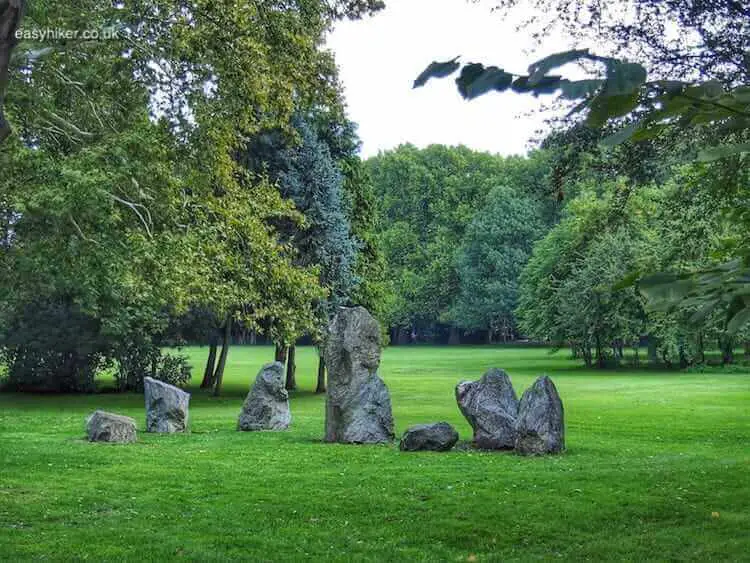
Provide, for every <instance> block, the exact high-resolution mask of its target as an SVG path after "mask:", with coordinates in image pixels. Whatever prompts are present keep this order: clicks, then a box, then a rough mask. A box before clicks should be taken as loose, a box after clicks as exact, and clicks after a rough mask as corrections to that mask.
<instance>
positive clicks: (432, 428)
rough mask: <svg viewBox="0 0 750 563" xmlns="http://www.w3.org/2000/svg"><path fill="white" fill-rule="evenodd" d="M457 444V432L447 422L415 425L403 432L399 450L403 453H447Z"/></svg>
mask: <svg viewBox="0 0 750 563" xmlns="http://www.w3.org/2000/svg"><path fill="white" fill-rule="evenodd" d="M456 442H458V432H456V429H455V428H453V426H451V425H450V424H448V423H447V422H434V423H432V424H417V425H415V426H410V427H409V428H408V429H407V430H406V432H404V435H403V437H402V438H401V443H400V444H399V449H400V450H401V451H405V452H416V451H421V450H427V451H434V452H447V451H448V450H450V449H451V448H453V446H455V445H456Z"/></svg>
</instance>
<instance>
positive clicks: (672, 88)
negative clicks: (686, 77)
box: [652, 80, 688, 95]
mask: <svg viewBox="0 0 750 563" xmlns="http://www.w3.org/2000/svg"><path fill="white" fill-rule="evenodd" d="M652 84H654V85H655V86H657V87H658V88H660V89H661V90H664V92H666V93H667V94H670V95H675V94H679V93H680V92H682V91H683V90H684V89H685V87H686V86H688V83H687V82H682V81H680V80H657V81H656V82H653V83H652Z"/></svg>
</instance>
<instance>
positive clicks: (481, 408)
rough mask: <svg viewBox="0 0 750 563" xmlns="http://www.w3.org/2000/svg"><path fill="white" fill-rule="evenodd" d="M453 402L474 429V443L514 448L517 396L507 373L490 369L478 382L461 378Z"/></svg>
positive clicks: (489, 447)
mask: <svg viewBox="0 0 750 563" xmlns="http://www.w3.org/2000/svg"><path fill="white" fill-rule="evenodd" d="M456 402H457V403H458V408H459V409H460V410H461V413H462V414H463V415H464V416H465V417H466V420H468V421H469V424H471V427H472V428H473V429H474V445H475V446H477V447H478V448H482V449H486V450H505V449H512V448H513V446H514V445H515V443H516V417H517V416H518V398H517V397H516V392H515V391H514V390H513V385H512V384H511V382H510V377H508V374H507V373H505V372H504V371H503V370H501V369H497V368H492V369H490V370H489V371H488V372H487V373H485V374H484V375H483V376H482V379H480V380H479V381H462V382H461V383H459V384H458V385H456Z"/></svg>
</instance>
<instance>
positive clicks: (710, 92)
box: [0, 0, 750, 394]
mask: <svg viewBox="0 0 750 563" xmlns="http://www.w3.org/2000/svg"><path fill="white" fill-rule="evenodd" d="M3 5H4V6H5V8H4V9H7V10H12V6H13V4H12V3H11V4H9V3H8V2H7V1H6V2H4V4H3ZM539 5H540V6H543V5H544V2H539ZM552 5H554V6H555V9H556V10H558V12H559V13H563V12H565V11H566V10H568V9H569V8H571V6H574V5H575V6H579V7H582V6H583V7H585V6H588V3H587V2H579V3H575V2H569V1H567V0H566V1H561V2H558V3H554V2H553V3H552ZM639 5H640V4H639ZM665 6H666V8H665V9H668V10H671V12H670V14H671V15H672V16H674V18H676V21H678V22H680V23H679V25H682V26H683V27H684V28H685V30H686V33H688V32H689V33H693V34H697V35H698V36H701V37H704V38H705V43H706V45H709V46H710V48H706V49H703V50H702V51H701V52H700V55H699V56H697V55H696V56H693V55H691V54H689V53H688V51H689V47H690V45H687V46H685V45H682V46H681V45H679V44H673V43H665V42H663V41H661V42H660V36H659V26H658V24H659V19H658V17H659V13H658V11H654V10H652V9H651V8H649V7H646V6H645V5H644V6H643V11H642V12H641V13H640V16H639V17H640V18H641V20H640V21H639V25H640V27H636V28H631V27H623V26H622V25H618V24H611V25H609V24H608V26H603V27H601V29H600V30H599V33H600V34H601V39H606V40H607V41H609V44H610V45H612V46H613V48H614V50H615V51H617V50H618V49H619V56H620V57H621V59H618V58H613V57H610V56H602V55H595V54H593V53H591V52H590V51H589V50H586V49H579V50H573V51H569V52H564V53H558V54H555V55H551V56H549V57H547V58H545V59H542V60H540V61H538V62H537V63H535V64H533V65H532V66H531V67H530V68H529V72H530V74H529V75H528V76H519V77H517V78H516V77H514V75H512V74H509V73H508V72H505V71H503V70H502V69H498V68H497V67H494V66H486V67H485V66H484V65H483V64H482V63H470V64H464V66H463V67H461V64H462V63H459V62H457V61H456V60H454V61H447V62H444V63H438V62H435V63H432V64H431V65H430V66H429V67H428V68H427V69H426V70H425V72H423V73H422V75H420V76H419V77H417V80H416V82H415V86H417V87H421V86H425V85H426V83H427V82H428V81H429V80H430V79H431V78H437V79H439V78H444V77H446V76H449V75H450V74H452V73H454V72H456V71H457V70H458V69H459V68H460V75H459V77H458V78H457V79H456V83H457V86H458V91H459V94H460V95H462V96H464V97H465V98H466V99H468V100H471V99H474V98H476V97H479V96H481V95H484V94H487V93H489V92H493V91H504V90H507V89H512V90H513V91H514V92H516V95H519V96H522V95H529V94H532V95H534V96H540V95H545V96H546V95H548V94H551V93H558V94H559V96H558V98H556V101H554V102H553V105H555V104H556V105H557V106H559V107H560V108H565V107H569V106H570V105H571V104H573V103H575V107H574V108H573V109H572V110H571V111H570V113H568V114H567V116H566V117H563V118H560V119H557V120H556V121H551V122H550V127H549V129H548V131H546V132H543V133H541V134H540V136H539V138H538V139H536V140H535V141H534V142H533V143H532V145H533V148H531V150H530V151H529V152H528V153H527V154H525V155H518V156H501V155H493V154H490V153H483V152H477V151H474V150H471V149H469V148H467V147H464V146H452V147H449V146H441V145H431V146H428V147H425V148H418V147H416V146H413V145H409V144H405V145H402V146H399V147H396V148H393V149H389V150H385V151H381V152H380V153H379V154H378V155H376V156H372V157H370V158H367V159H363V158H362V157H361V156H360V155H359V147H360V141H359V139H358V135H357V125H356V124H355V123H353V122H352V121H351V120H350V119H349V118H348V117H347V114H346V102H345V96H344V91H343V88H342V85H341V83H340V80H339V76H338V70H337V67H336V64H335V60H334V59H333V55H332V53H331V52H330V51H328V50H326V49H325V48H324V42H325V34H326V33H327V32H328V30H330V28H331V27H332V26H333V25H334V24H335V22H336V21H339V20H341V19H345V18H353V19H357V18H362V17H366V16H367V15H368V14H372V13H376V12H378V11H379V10H380V9H381V8H382V5H381V3H379V2H375V1H356V2H352V1H337V2H320V3H318V2H301V3H299V5H298V6H297V7H296V8H295V9H290V10H285V9H278V6H276V5H275V3H274V2H258V3H254V4H253V6H252V9H247V10H225V9H223V8H222V7H221V6H218V5H217V6H213V5H211V4H205V3H201V2H198V3H196V4H195V5H194V6H190V7H187V6H186V7H183V8H176V7H175V6H173V5H172V3H171V2H169V1H160V2H134V3H128V4H127V5H120V4H116V5H108V4H102V3H101V2H97V1H94V0H91V1H88V2H84V4H80V3H79V4H76V5H75V6H67V5H63V4H61V3H58V2H35V3H32V4H30V5H29V6H28V7H27V8H28V10H26V11H27V12H28V13H26V14H25V17H26V18H27V19H28V20H31V21H33V22H34V23H35V24H36V25H38V26H40V27H43V26H45V25H46V24H48V23H51V22H53V21H54V22H56V23H57V24H59V25H63V24H65V25H67V26H68V27H70V28H76V27H81V25H82V23H83V20H84V19H85V22H86V25H87V26H89V27H91V26H92V24H95V26H96V27H101V28H102V29H109V30H111V31H112V32H111V33H110V35H112V37H113V39H112V40H109V41H106V42H96V41H74V42H70V43H64V44H63V45H58V46H55V47H45V48H36V47H35V46H34V45H33V44H30V43H29V42H27V41H25V40H22V41H20V42H19V41H14V42H11V43H10V44H9V45H7V46H6V47H7V48H6V49H5V55H8V56H7V57H6V58H7V61H8V64H7V65H6V68H5V70H4V79H3V99H4V102H5V103H4V113H3V131H4V136H5V137H7V138H6V139H5V140H4V143H3V150H2V152H1V153H0V169H2V171H3V173H2V177H0V204H1V205H2V213H0V217H1V223H2V225H1V227H2V241H3V252H2V255H1V256H0V260H1V261H2V267H1V268H0V272H2V274H1V275H2V282H1V283H0V287H1V288H2V290H0V350H2V356H3V363H4V364H5V365H6V366H7V373H6V375H5V377H4V385H5V386H6V387H8V388H11V389H28V390H59V391H87V390H92V389H93V388H94V387H95V380H96V377H97V374H99V373H102V372H111V373H113V374H114V378H115V381H116V387H117V388H118V389H120V390H124V391H125V390H136V389H140V387H141V385H142V379H143V377H144V374H151V375H152V376H156V377H160V378H164V379H165V380H171V381H176V382H181V381H185V380H186V379H187V378H188V377H190V368H189V366H188V365H187V364H186V361H185V359H184V357H182V356H180V354H179V352H175V351H174V347H175V346H180V345H182V344H188V343H190V344H203V345H208V346H209V347H210V354H209V357H208V360H207V363H206V365H205V368H203V369H202V374H201V373H199V371H201V368H202V366H193V370H192V371H193V372H194V373H192V376H193V377H194V378H199V377H200V376H201V375H202V383H201V387H203V388H209V389H213V390H214V391H215V392H216V393H217V394H218V393H220V389H221V386H222V376H223V370H224V366H225V364H226V360H227V355H228V350H229V347H230V346H231V345H232V344H233V343H256V342H270V343H273V344H274V345H275V347H276V351H275V358H276V359H277V360H282V361H285V362H287V364H288V373H287V379H288V381H287V386H288V388H290V389H293V388H294V387H295V372H294V366H295V362H294V354H295V350H296V344H297V343H304V344H313V345H315V346H317V347H318V348H319V349H322V347H323V346H324V342H325V332H326V326H327V324H328V321H329V319H330V317H331V314H332V312H333V311H335V309H336V308H337V307H338V306H341V305H362V306H364V307H366V308H367V309H368V310H370V311H372V312H373V314H375V315H376V317H377V318H378V319H379V320H380V322H381V324H382V326H383V327H384V328H383V330H384V334H383V337H384V341H385V342H390V344H392V345H405V344H411V343H437V344H455V345H458V344H460V343H462V342H463V343H474V344H476V343H481V342H486V343H496V342H500V343H511V342H515V343H518V342H522V343H526V344H540V345H550V346H553V347H555V348H570V350H571V353H572V354H573V355H574V357H576V358H580V360H581V361H583V362H585V364H586V365H589V366H591V365H595V366H598V367H607V366H612V365H618V364H619V363H620V362H623V361H627V362H632V363H636V364H638V363H639V362H641V361H642V360H641V355H642V356H643V361H648V362H649V363H652V364H653V363H658V364H663V365H666V366H669V367H682V368H684V367H688V366H691V365H696V364H702V363H704V362H706V361H708V360H707V358H708V357H709V356H710V357H713V356H714V355H715V354H714V352H716V351H717V350H718V351H719V352H720V358H721V361H722V362H724V363H731V362H732V361H733V360H734V356H735V350H736V349H737V348H738V347H742V346H743V345H745V344H746V343H750V333H747V329H746V324H747V323H746V321H747V320H748V318H750V309H749V308H748V307H747V303H748V301H747V300H748V299H750V297H748V295H747V293H746V291H745V287H746V285H745V283H744V282H745V280H746V279H747V278H746V276H747V269H746V261H747V256H748V255H747V245H746V241H747V238H748V237H747V235H748V232H747V230H748V224H749V223H748V214H747V212H746V209H747V185H748V166H747V164H746V158H745V157H746V155H747V144H746V139H747V131H748V129H747V123H748V112H747V107H748V103H749V100H750V98H749V97H748V96H750V94H748V72H749V71H748V67H747V61H746V51H745V50H744V49H745V47H746V44H747V37H746V35H745V33H744V32H745V31H746V29H745V27H743V26H742V25H739V24H738V23H737V22H742V21H743V20H742V18H741V17H739V19H737V20H733V19H732V18H731V17H730V16H731V15H733V14H734V15H737V16H742V15H743V14H744V12H743V9H742V8H741V7H738V6H735V5H734V4H733V3H731V2H730V3H728V4H727V5H726V6H724V7H722V8H721V9H718V8H717V9H713V8H711V7H708V6H705V7H693V8H690V7H686V6H687V5H683V4H682V3H679V2H678V3H676V4H674V5H672V4H671V3H665ZM514 7H515V2H514V1H511V0H509V1H506V2H504V3H501V5H500V6H498V9H505V10H512V9H514ZM733 10H734V11H733ZM7 13H11V12H7ZM570 13H571V14H572V15H571V16H570V17H569V20H570V21H568V22H567V25H568V26H569V28H570V29H571V30H572V31H571V33H577V34H578V35H579V36H580V37H581V38H582V40H585V39H586V38H587V37H589V36H590V35H591V34H592V33H594V32H593V30H592V27H591V25H589V24H586V22H585V21H583V19H582V18H583V16H582V15H581V13H582V12H581V11H573V12H570ZM164 14H171V15H170V16H169V17H162V16H163V15H164ZM540 14H541V12H540ZM594 17H598V18H600V20H601V21H605V15H602V14H599V15H598V16H597V15H596V14H595V16H594ZM538 19H540V20H541V19H543V18H542V16H541V15H539V16H538ZM8 21H9V22H11V23H12V20H8ZM607 21H608V20H607ZM258 22H260V25H258ZM537 23H538V24H539V25H541V23H543V22H541V21H540V22H537ZM745 23H746V21H745ZM16 24H18V22H16ZM719 24H721V25H723V26H724V27H722V28H721V29H718V28H717V26H718V25H719ZM16 27H17V25H16ZM118 30H119V32H118ZM230 38H231V40H229V39H230ZM728 38H732V40H731V41H730V40H729V39H728ZM625 45H628V47H627V48H625ZM631 52H633V53H635V54H637V55H639V56H640V61H641V62H640V63H633V62H627V58H626V57H627V56H630V55H631V54H633V53H631ZM743 57H744V58H743ZM84 60H85V61H86V64H80V62H81V61H84ZM573 63H578V64H581V65H582V66H583V67H585V68H588V69H589V70H590V71H591V72H592V73H593V75H594V76H596V73H597V72H601V71H602V69H603V70H604V72H605V75H606V76H605V77H604V78H589V79H586V80H577V81H571V80H567V79H564V78H562V77H561V76H560V75H552V74H550V72H552V71H555V70H557V69H559V68H560V67H563V69H564V68H565V65H570V64H573ZM647 73H648V77H649V79H648V80H647V79H646V76H647ZM101 76H107V77H108V78H107V80H106V81H101V80H99V79H98V77H101ZM425 87H428V88H429V87H430V86H429V85H427V86H425ZM566 104H567V105H566ZM555 115H559V112H558V113H557V114H555ZM581 116H582V117H581ZM746 347H747V346H746ZM641 348H643V349H644V350H647V351H646V352H645V353H644V354H639V350H640V349H641ZM709 352H710V353H709ZM287 358H289V361H287ZM319 364H320V365H319V369H318V372H319V381H318V390H319V391H321V392H322V391H323V390H324V389H325V373H324V372H325V368H324V366H323V361H322V359H321V360H320V362H319Z"/></svg>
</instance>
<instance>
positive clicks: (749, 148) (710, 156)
mask: <svg viewBox="0 0 750 563" xmlns="http://www.w3.org/2000/svg"><path fill="white" fill-rule="evenodd" d="M748 152H750V143H739V144H736V145H719V146H716V147H711V148H708V149H703V150H702V151H700V152H699V153H698V162H713V161H714V160H719V159H722V158H727V157H728V156H734V155H737V154H744V153H748Z"/></svg>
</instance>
